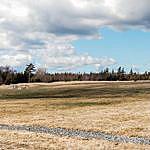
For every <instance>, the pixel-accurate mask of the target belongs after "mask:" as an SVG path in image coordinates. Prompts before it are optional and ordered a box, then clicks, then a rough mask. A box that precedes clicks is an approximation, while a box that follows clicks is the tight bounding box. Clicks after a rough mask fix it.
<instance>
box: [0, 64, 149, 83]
mask: <svg viewBox="0 0 150 150" xmlns="http://www.w3.org/2000/svg"><path fill="white" fill-rule="evenodd" d="M131 80H134V81H137V80H150V72H147V71H145V73H137V72H133V70H132V69H131V70H130V72H128V73H127V72H125V69H124V68H122V67H119V68H118V69H117V71H114V70H112V71H110V70H109V68H106V69H104V70H102V71H100V72H98V73H93V72H91V73H67V72H66V73H53V74H52V73H48V72H46V70H45V69H42V68H38V69H35V66H34V65H33V64H32V63H31V64H28V65H27V66H26V67H25V70H24V71H23V72H17V71H16V70H14V69H12V68H10V67H8V66H5V67H3V66H1V67H0V84H7V85H8V84H17V83H29V82H47V83H49V82H58V81H131Z"/></svg>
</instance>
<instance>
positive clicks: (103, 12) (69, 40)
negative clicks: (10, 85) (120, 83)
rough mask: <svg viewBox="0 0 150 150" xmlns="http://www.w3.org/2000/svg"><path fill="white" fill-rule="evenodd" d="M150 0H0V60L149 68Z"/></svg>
mask: <svg viewBox="0 0 150 150" xmlns="http://www.w3.org/2000/svg"><path fill="white" fill-rule="evenodd" d="M149 6H150V0H142V1H138V0H38V1H37V0H0V65H10V66H12V67H17V68H21V66H24V65H26V64H27V63H30V62H32V63H34V64H36V66H39V67H46V68H47V69H49V70H53V71H74V72H75V71H81V72H82V71H85V72H89V71H98V70H99V69H101V68H104V67H110V68H117V67H118V66H120V65H121V66H124V67H126V68H128V69H129V68H131V67H132V68H134V69H135V70H137V71H142V70H144V69H150V57H149V56H150V32H149V30H150V9H149Z"/></svg>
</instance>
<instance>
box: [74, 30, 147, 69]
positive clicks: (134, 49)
mask: <svg viewBox="0 0 150 150" xmlns="http://www.w3.org/2000/svg"><path fill="white" fill-rule="evenodd" d="M100 34H101V36H102V39H100V40H88V41H87V40H78V41H75V42H74V43H73V45H74V46H75V47H76V49H77V50H78V52H79V53H82V52H88V53H89V54H90V55H92V56H95V57H101V56H106V57H112V58H114V59H115V60H116V61H117V62H116V64H115V65H113V66H111V67H110V68H114V69H117V68H118V67H119V66H122V67H125V68H126V70H127V71H129V70H130V68H133V69H134V70H135V71H140V72H143V71H145V70H150V65H149V64H150V32H145V31H142V30H137V29H136V30H125V31H117V30H113V29H109V28H103V29H101V30H100ZM90 69H91V68H90Z"/></svg>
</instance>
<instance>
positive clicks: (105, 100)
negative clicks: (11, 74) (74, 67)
mask: <svg viewBox="0 0 150 150" xmlns="http://www.w3.org/2000/svg"><path fill="white" fill-rule="evenodd" d="M18 86H23V85H21V84H19V85H18ZM0 123H1V124H11V125H34V126H46V127H63V128H68V129H81V130H87V131H104V132H107V133H112V134H118V135H126V136H138V137H146V138H150V82H66V83H65V82H62V83H50V84H28V86H27V88H26V89H19V90H18V89H17V88H15V89H11V88H10V86H1V87H0ZM0 149H150V146H145V145H136V144H123V143H113V142H107V141H103V140H94V139H93V140H84V139H78V138H67V137H57V136H50V135H45V134H36V133H27V132H17V131H16V132H14V131H12V132H10V131H0Z"/></svg>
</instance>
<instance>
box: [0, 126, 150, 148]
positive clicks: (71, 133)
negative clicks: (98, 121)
mask: <svg viewBox="0 0 150 150" xmlns="http://www.w3.org/2000/svg"><path fill="white" fill-rule="evenodd" d="M0 130H15V131H28V132H36V133H46V134H51V135H57V136H68V137H79V138H83V139H103V140H107V141H111V142H122V143H135V144H145V145H146V144H147V145H150V139H146V138H142V137H127V136H119V135H111V134H107V133H104V132H99V131H98V132H95V131H83V130H73V129H64V128H47V127H33V126H19V125H18V126H13V125H5V124H0Z"/></svg>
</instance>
